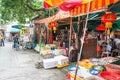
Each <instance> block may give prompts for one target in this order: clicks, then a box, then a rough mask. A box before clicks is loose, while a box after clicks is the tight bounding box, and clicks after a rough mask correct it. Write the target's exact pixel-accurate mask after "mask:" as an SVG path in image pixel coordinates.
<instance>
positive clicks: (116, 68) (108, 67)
mask: <svg viewBox="0 0 120 80" xmlns="http://www.w3.org/2000/svg"><path fill="white" fill-rule="evenodd" d="M105 68H106V70H107V71H109V72H113V73H117V74H119V75H120V66H119V65H115V64H106V65H105Z"/></svg>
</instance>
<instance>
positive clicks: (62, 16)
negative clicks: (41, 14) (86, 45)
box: [35, 11, 70, 23]
mask: <svg viewBox="0 0 120 80" xmlns="http://www.w3.org/2000/svg"><path fill="white" fill-rule="evenodd" d="M68 17H70V15H69V12H64V11H59V12H58V13H57V14H56V15H54V16H51V17H49V18H45V19H41V20H35V23H45V22H53V21H57V20H60V19H65V18H68Z"/></svg>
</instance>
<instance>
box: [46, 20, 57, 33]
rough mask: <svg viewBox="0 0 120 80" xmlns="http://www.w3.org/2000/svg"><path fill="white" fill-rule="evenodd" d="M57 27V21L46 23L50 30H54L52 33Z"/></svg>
mask: <svg viewBox="0 0 120 80" xmlns="http://www.w3.org/2000/svg"><path fill="white" fill-rule="evenodd" d="M57 27H58V23H57V22H51V23H49V25H48V28H49V29H50V30H52V29H53V30H54V33H56V30H57Z"/></svg>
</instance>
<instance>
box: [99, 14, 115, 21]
mask: <svg viewBox="0 0 120 80" xmlns="http://www.w3.org/2000/svg"><path fill="white" fill-rule="evenodd" d="M116 19H117V16H116V15H115V14H113V13H111V12H107V13H106V14H104V15H103V16H102V17H101V21H102V22H103V23H106V22H114V21H116Z"/></svg>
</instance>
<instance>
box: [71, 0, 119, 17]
mask: <svg viewBox="0 0 120 80" xmlns="http://www.w3.org/2000/svg"><path fill="white" fill-rule="evenodd" d="M118 1H119V0H93V1H91V2H90V11H89V12H96V11H99V10H103V9H106V8H107V7H108V5H110V4H114V3H116V2H118ZM87 9H88V3H87V4H82V5H79V6H76V7H75V8H73V9H72V10H70V11H69V12H70V16H79V15H82V14H86V13H87V11H88V10H87Z"/></svg>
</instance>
